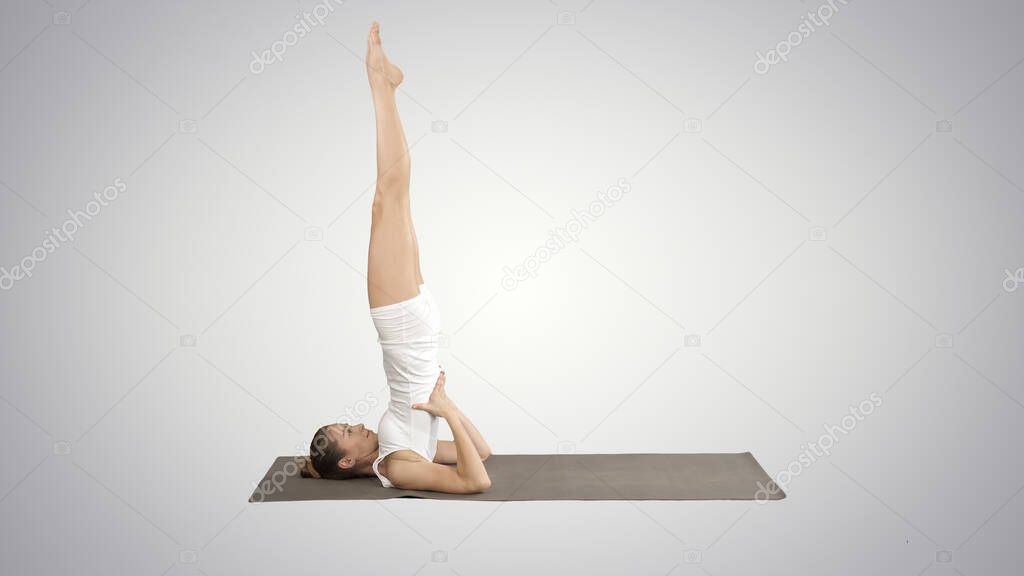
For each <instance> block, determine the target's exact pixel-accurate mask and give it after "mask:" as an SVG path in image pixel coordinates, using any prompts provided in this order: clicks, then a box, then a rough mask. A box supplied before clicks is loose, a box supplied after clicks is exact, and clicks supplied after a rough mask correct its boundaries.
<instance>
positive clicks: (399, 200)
mask: <svg viewBox="0 0 1024 576" xmlns="http://www.w3.org/2000/svg"><path fill="white" fill-rule="evenodd" d="M405 198H407V197H404V198H403V196H402V195H401V194H398V193H397V192H394V191H387V190H384V189H382V188H378V189H377V192H376V193H374V195H373V205H372V206H371V208H370V210H371V214H372V215H373V220H374V221H376V220H378V219H380V218H384V217H385V216H386V215H387V214H390V213H395V212H400V210H401V209H402V207H403V206H404V205H405V204H404V199H405Z"/></svg>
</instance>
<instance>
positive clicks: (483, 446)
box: [434, 410, 491, 464]
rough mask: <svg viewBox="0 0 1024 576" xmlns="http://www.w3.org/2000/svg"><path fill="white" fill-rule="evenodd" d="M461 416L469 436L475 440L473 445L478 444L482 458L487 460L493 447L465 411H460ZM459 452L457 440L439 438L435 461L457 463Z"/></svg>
mask: <svg viewBox="0 0 1024 576" xmlns="http://www.w3.org/2000/svg"><path fill="white" fill-rule="evenodd" d="M459 416H460V417H461V418H462V424H463V426H465V427H466V432H468V433H469V437H470V438H471V439H472V440H473V445H474V446H476V451H477V453H479V454H480V459H481V460H483V461H487V458H489V457H490V455H491V447H490V446H488V445H487V441H485V440H484V437H483V436H481V435H480V432H479V431H478V430H477V429H476V427H475V426H473V423H472V422H470V420H469V416H466V414H465V412H462V411H461V410H460V411H459ZM457 456H458V454H457V452H456V448H455V442H452V441H451V440H438V441H437V450H436V451H435V453H434V462H437V463H438V464H455V462H456V461H457Z"/></svg>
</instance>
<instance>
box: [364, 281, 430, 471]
mask: <svg viewBox="0 0 1024 576" xmlns="http://www.w3.org/2000/svg"><path fill="white" fill-rule="evenodd" d="M419 290H420V293H419V294H417V295H416V296H414V297H412V298H410V299H408V300H403V301H401V302H395V303H394V304H387V305H384V306H379V307H377V308H370V317H371V318H372V319H373V325H374V327H376V328H377V336H378V341H379V342H380V347H381V351H382V352H383V358H384V374H385V375H386V376H387V382H388V393H389V397H390V398H389V401H388V406H387V408H386V409H385V411H384V415H383V416H382V417H381V419H380V424H379V425H378V430H377V439H378V442H379V443H380V446H379V453H378V455H377V459H376V460H375V461H374V462H373V471H374V473H376V474H377V477H378V478H380V481H381V483H382V484H383V485H384V486H385V487H391V486H392V484H391V482H390V481H389V480H388V479H387V478H385V477H384V476H383V475H382V474H381V473H380V472H378V471H377V466H378V464H379V463H380V462H381V460H383V459H384V457H385V456H387V455H388V454H390V453H391V452H394V451H395V450H403V449H408V450H413V451H415V452H416V453H418V454H419V455H421V456H423V457H424V458H426V459H427V460H430V461H432V460H433V459H434V454H435V453H436V451H437V417H436V416H433V415H431V414H430V413H428V412H425V411H423V410H415V409H413V407H412V405H413V404H418V403H422V402H427V400H428V399H429V398H430V392H431V391H432V390H433V389H434V384H435V383H437V378H438V376H439V375H440V372H441V368H440V365H439V363H438V344H439V340H440V335H441V314H440V312H439V311H438V309H437V303H436V302H435V301H434V298H433V297H432V296H431V294H430V291H429V290H428V289H427V287H426V284H420V286H419Z"/></svg>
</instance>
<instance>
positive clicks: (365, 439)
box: [327, 422, 377, 468]
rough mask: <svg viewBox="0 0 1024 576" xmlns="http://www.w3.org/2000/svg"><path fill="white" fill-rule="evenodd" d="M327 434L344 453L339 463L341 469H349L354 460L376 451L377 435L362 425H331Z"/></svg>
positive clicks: (343, 423) (342, 423)
mask: <svg viewBox="0 0 1024 576" xmlns="http://www.w3.org/2000/svg"><path fill="white" fill-rule="evenodd" d="M327 434H328V435H329V436H330V437H331V440H332V441H334V442H336V443H337V446H338V447H339V448H341V449H342V450H343V451H344V452H345V458H344V459H342V461H341V462H342V463H341V466H342V467H343V468H348V467H351V466H352V465H354V464H355V460H358V459H361V458H363V457H365V456H367V455H369V454H371V453H372V452H373V451H374V450H376V449H377V433H376V432H374V431H373V430H370V429H368V428H366V427H365V426H363V425H362V424H349V423H346V422H339V423H337V424H331V425H330V427H329V428H328V431H327Z"/></svg>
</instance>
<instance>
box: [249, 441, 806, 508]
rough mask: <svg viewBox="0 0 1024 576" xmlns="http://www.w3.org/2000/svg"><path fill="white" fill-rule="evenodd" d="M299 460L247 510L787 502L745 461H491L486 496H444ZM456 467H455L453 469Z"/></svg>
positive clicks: (276, 473)
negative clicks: (347, 476)
mask: <svg viewBox="0 0 1024 576" xmlns="http://www.w3.org/2000/svg"><path fill="white" fill-rule="evenodd" d="M301 462H302V459H301V457H294V456H282V457H280V458H278V459H277V460H275V461H274V464H273V465H272V466H271V467H270V470H268V471H267V473H266V475H264V477H263V480H261V481H260V483H259V484H258V485H257V486H256V489H255V491H254V492H253V494H252V496H251V497H250V498H249V501H250V502H289V501H298V500H383V499H386V498H430V499H434V500H491V501H495V500H763V499H769V500H780V499H782V498H785V497H786V494H785V493H784V492H783V491H782V490H781V489H779V488H778V486H776V484H775V483H774V482H773V481H772V480H771V478H769V476H768V474H766V473H765V471H764V469H762V468H761V465H760V464H758V463H757V460H755V459H754V457H753V456H752V455H751V454H750V452H743V453H740V454H492V455H491V457H490V458H488V459H487V461H486V462H484V465H485V466H486V467H487V474H488V475H489V476H490V478H491V489H490V490H488V491H487V492H483V493H480V494H445V493H442V492H431V491H427V490H399V489H397V488H384V487H383V486H381V484H380V480H379V479H377V477H375V476H374V477H365V478H356V479H352V480H318V479H315V478H303V477H301V475H300V474H299V468H300V467H301ZM452 466H454V465H452Z"/></svg>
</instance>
